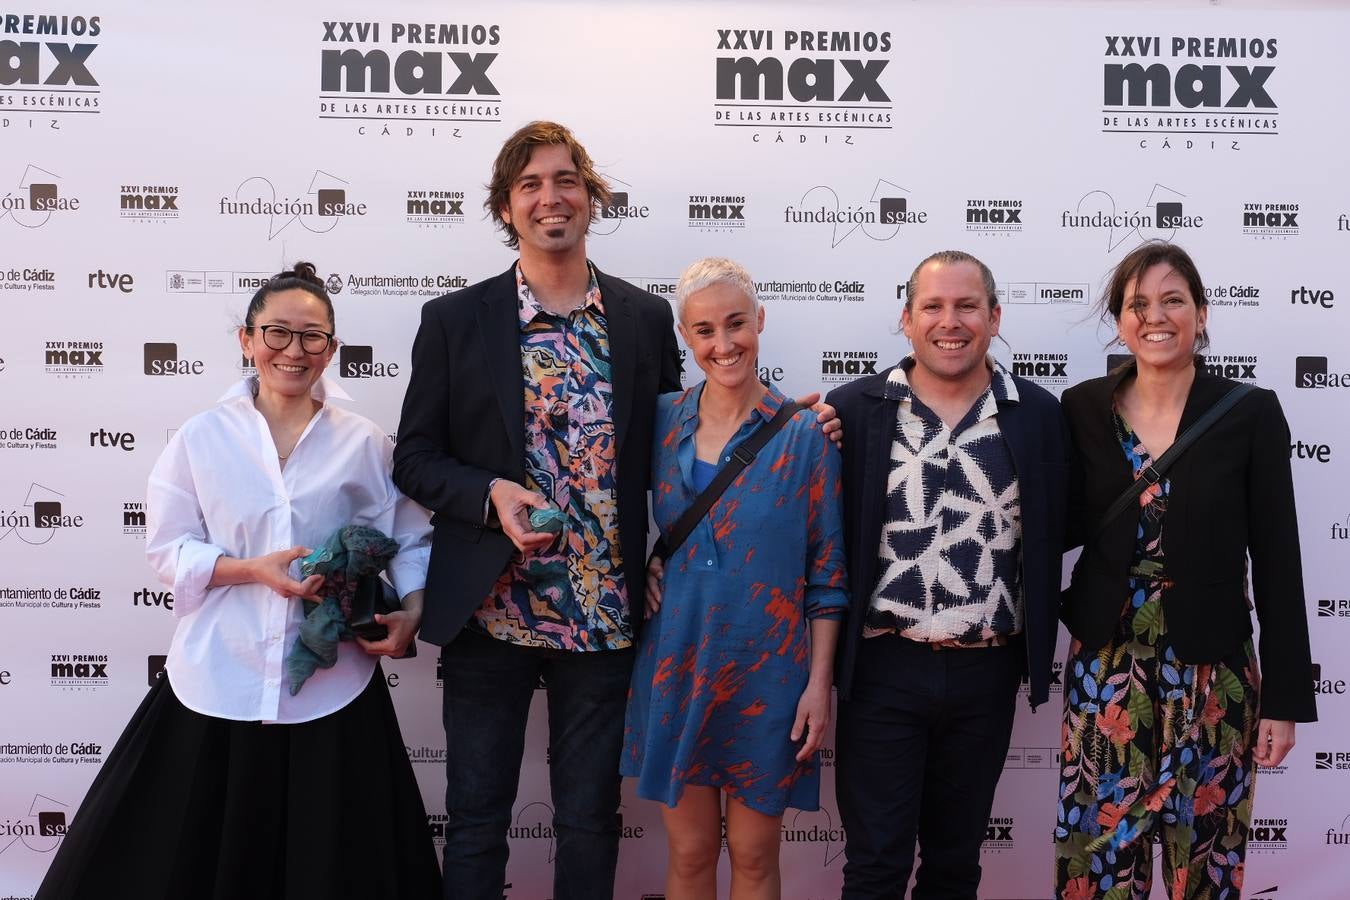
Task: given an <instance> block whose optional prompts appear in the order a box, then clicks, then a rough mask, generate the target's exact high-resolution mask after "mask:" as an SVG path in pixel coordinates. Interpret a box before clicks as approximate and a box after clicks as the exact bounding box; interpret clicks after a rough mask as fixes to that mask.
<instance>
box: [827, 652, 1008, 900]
mask: <svg viewBox="0 0 1350 900" xmlns="http://www.w3.org/2000/svg"><path fill="white" fill-rule="evenodd" d="M1024 668H1025V664H1024V648H1023V644H1022V642H1021V641H1020V640H1014V641H1013V642H1012V643H1011V644H1009V645H1008V646H1006V647H986V648H980V649H959V650H952V649H944V650H936V651H935V650H933V649H932V648H931V647H930V646H929V645H927V644H920V643H915V642H913V641H909V640H906V639H904V638H902V637H899V636H898V635H883V636H880V637H874V638H867V639H864V640H863V642H862V646H861V647H860V648H859V651H858V662H857V668H856V670H855V672H854V677H853V687H852V691H851V692H850V696H849V698H848V699H847V700H841V701H840V703H839V728H838V734H837V745H838V746H837V750H836V753H837V759H836V768H835V778H836V782H835V784H836V792H837V796H838V800H839V813H840V817H841V819H842V821H843V825H844V831H845V833H846V835H847V837H846V841H847V842H846V844H845V849H844V856H845V863H844V891H843V897H844V898H845V900H861V898H879V900H880V898H886V900H890V898H894V900H900V898H902V897H904V895H905V888H906V886H907V885H908V884H909V876H910V872H911V870H912V869H913V867H914V845H915V840H916V839H917V841H918V845H919V857H920V864H919V872H918V877H917V879H916V881H915V886H914V892H913V894H912V895H911V896H912V897H913V900H938V898H942V900H949V898H950V900H955V898H960V900H967V898H968V900H975V897H976V891H977V890H978V888H979V884H980V844H981V842H982V841H983V840H984V836H985V830H986V828H987V827H988V822H989V812H990V809H991V807H992V806H993V802H994V788H995V787H996V786H997V785H998V778H999V775H1000V774H1001V773H1002V771H1003V763H1004V760H1005V759H1006V757H1007V754H1008V741H1009V740H1010V739H1011V737H1012V723H1013V713H1014V708H1015V705H1016V697H1017V687H1018V683H1019V682H1020V680H1021V677H1022V672H1023V670H1024Z"/></svg>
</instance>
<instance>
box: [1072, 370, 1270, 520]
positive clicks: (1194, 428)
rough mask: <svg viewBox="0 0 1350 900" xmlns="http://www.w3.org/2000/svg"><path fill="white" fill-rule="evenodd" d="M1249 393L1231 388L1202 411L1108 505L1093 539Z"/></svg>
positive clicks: (1245, 388)
mask: <svg viewBox="0 0 1350 900" xmlns="http://www.w3.org/2000/svg"><path fill="white" fill-rule="evenodd" d="M1252 390H1253V387H1252V385H1250V384H1237V385H1234V386H1233V387H1232V389H1230V390H1229V391H1228V393H1226V394H1224V395H1223V396H1222V397H1221V398H1219V402H1218V403H1215V404H1214V405H1213V406H1211V407H1210V408H1209V409H1207V410H1205V414H1204V415H1203V416H1201V417H1200V418H1198V419H1196V420H1195V422H1193V423H1192V424H1191V427H1190V428H1187V429H1186V430H1185V431H1183V432H1182V433H1181V436H1180V437H1178V438H1177V439H1176V440H1175V441H1173V442H1172V446H1170V447H1168V448H1167V452H1166V453H1164V454H1163V455H1162V456H1161V457H1159V458H1158V461H1157V462H1155V463H1154V464H1153V465H1151V466H1148V467H1147V468H1145V469H1144V470H1143V471H1142V472H1140V473H1139V477H1138V478H1136V479H1135V480H1134V481H1133V482H1132V483H1131V484H1130V486H1129V487H1127V488H1126V489H1125V492H1124V493H1122V494H1121V495H1120V496H1119V497H1117V498H1116V502H1114V503H1112V504H1111V508H1110V509H1108V510H1107V511H1106V515H1104V516H1102V520H1101V523H1100V524H1099V525H1098V526H1097V533H1096V535H1094V537H1101V535H1102V532H1104V531H1106V527H1107V526H1108V525H1110V524H1111V523H1112V522H1114V521H1115V520H1116V517H1117V516H1119V515H1120V514H1121V513H1123V512H1124V511H1125V510H1126V509H1128V508H1129V506H1130V504H1131V503H1134V502H1135V501H1137V500H1138V499H1139V495H1140V494H1142V493H1143V492H1144V489H1145V488H1147V487H1150V486H1152V485H1155V484H1157V483H1158V482H1159V481H1162V479H1163V476H1164V475H1166V474H1167V470H1168V469H1170V468H1172V464H1173V463H1174V462H1176V461H1177V457H1179V456H1181V454H1182V453H1185V452H1186V448H1187V447H1189V446H1191V444H1194V443H1195V442H1196V440H1197V439H1198V438H1199V437H1200V435H1202V434H1204V433H1205V432H1206V431H1208V430H1209V428H1210V426H1211V425H1213V424H1214V423H1215V422H1217V421H1219V419H1221V418H1223V415H1224V413H1226V412H1228V411H1229V410H1230V409H1232V408H1233V406H1234V405H1236V404H1237V402H1238V401H1239V400H1241V399H1242V398H1243V397H1245V396H1247V395H1248V394H1249V393H1251V392H1252Z"/></svg>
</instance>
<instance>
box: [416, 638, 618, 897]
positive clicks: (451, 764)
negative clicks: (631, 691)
mask: <svg viewBox="0 0 1350 900" xmlns="http://www.w3.org/2000/svg"><path fill="white" fill-rule="evenodd" d="M633 655H634V654H633V650H632V649H631V648H630V649H626V650H601V651H596V652H589V653H587V652H569V651H563V650H547V649H542V648H537V647H522V646H519V645H517V644H511V643H508V642H506V641H499V640H496V639H495V638H491V637H486V636H484V635H481V634H478V633H475V632H472V631H469V630H468V629H465V630H464V631H462V632H460V634H459V636H458V637H456V638H455V640H454V641H452V642H451V643H450V644H447V645H446V646H445V648H444V649H443V650H442V651H441V665H442V675H443V679H444V696H443V698H442V710H443V716H444V721H445V739H446V757H445V758H446V763H445V768H446V787H445V811H446V820H447V821H446V825H445V874H444V878H445V893H444V896H445V898H446V900H461V898H463V900H501V897H502V890H503V885H504V882H505V878H506V859H507V854H508V847H507V829H508V828H509V827H510V824H511V821H512V805H513V804H514V803H515V800H516V789H517V787H518V786H519V783H520V762H521V757H522V755H523V753H524V750H525V723H526V720H527V718H528V716H529V711H530V700H531V698H532V697H533V696H534V691H535V689H536V687H537V686H539V681H540V678H541V677H542V678H543V681H544V684H545V688H544V689H545V690H546V691H547V692H548V727H549V760H550V764H549V782H550V787H551V789H552V795H553V832H554V839H555V841H556V845H555V851H554V854H555V855H554V868H553V898H554V900H593V898H600V897H609V896H611V895H612V894H613V893H614V867H615V865H616V864H617V863H618V857H619V752H620V749H621V747H622V745H623V721H624V706H625V704H626V702H627V695H628V681H629V676H630V675H631V674H632V671H633Z"/></svg>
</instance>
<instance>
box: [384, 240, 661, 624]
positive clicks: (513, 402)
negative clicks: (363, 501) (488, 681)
mask: <svg viewBox="0 0 1350 900" xmlns="http://www.w3.org/2000/svg"><path fill="white" fill-rule="evenodd" d="M596 275H597V279H598V282H599V286H600V295H601V297H602V298H603V300H604V305H605V318H606V321H607V323H608V327H609V348H610V358H611V365H612V371H611V376H610V380H611V383H612V384H613V385H614V396H613V413H614V432H615V456H616V459H617V463H618V476H617V494H618V497H617V499H618V507H619V541H620V544H621V547H622V549H623V551H624V552H623V572H624V577H625V578H626V579H627V582H628V590H629V606H630V608H631V609H632V610H634V611H635V612H634V615H633V616H632V621H633V624H634V626H635V627H637V626H640V624H641V622H642V615H641V612H640V611H641V609H642V597H643V591H644V590H645V585H646V578H645V569H644V566H645V561H646V553H647V487H648V480H649V475H650V471H651V458H652V452H651V447H652V415H653V413H654V412H655V409H656V397H657V394H659V393H664V392H667V391H675V390H679V388H680V357H679V350H678V348H677V346H676V344H675V335H674V332H673V330H672V324H673V317H672V315H671V311H670V304H669V303H667V302H666V301H665V300H662V299H660V298H659V297H656V296H654V295H652V294H649V293H647V292H645V291H641V290H638V289H637V288H636V287H634V286H633V285H631V284H628V283H627V282H625V281H620V280H619V279H617V278H611V277H610V276H608V275H605V274H603V273H599V272H597V273H596ZM497 477H501V478H509V479H510V480H512V481H515V482H517V483H521V484H523V483H524V482H525V392H524V385H523V383H522V381H521V365H520V318H519V312H518V302H517V293H516V274H515V267H514V266H512V267H511V268H510V269H508V270H507V271H506V272H504V273H502V274H501V275H498V276H497V277H495V278H489V279H488V280H486V281H480V282H479V283H477V284H474V285H471V286H469V287H467V288H465V289H463V290H461V291H456V292H455V293H453V294H447V295H445V296H444V297H437V298H436V299H435V300H430V301H428V302H427V303H426V304H424V305H423V307H422V324H421V325H420V326H419V328H418V329H417V338H416V340H414V342H413V349H412V373H411V375H410V377H409V379H408V391H407V393H406V394H405V395H404V397H403V414H402V417H401V418H400V420H399V427H398V443H397V444H396V445H395V447H394V483H395V484H397V485H398V487H399V489H400V490H402V491H403V492H404V493H405V494H407V495H408V496H409V497H411V498H412V499H414V500H416V501H417V502H418V503H420V504H422V505H423V506H425V507H426V508H427V509H429V510H431V511H432V517H431V523H432V526H433V529H434V531H433V536H432V545H431V564H430V567H429V569H428V571H427V588H426V601H425V604H424V607H425V608H424V611H423V613H422V629H421V632H420V634H419V637H421V639H422V640H424V641H429V642H431V643H433V644H440V645H442V646H443V645H445V644H448V643H449V642H450V641H452V640H454V638H455V636H456V635H457V634H459V631H460V629H461V628H463V627H464V623H465V622H467V621H468V619H469V616H470V615H472V614H473V611H474V610H475V609H477V608H478V607H479V606H480V605H482V603H483V601H484V600H485V599H486V598H487V595H488V592H489V591H490V590H491V588H492V584H493V582H495V581H496V580H497V578H498V577H499V576H500V575H501V574H502V572H503V571H505V569H506V565H507V562H508V561H509V560H510V558H511V554H512V553H513V552H514V551H515V548H514V546H513V545H512V544H511V541H510V539H509V538H507V537H506V535H505V534H504V533H502V531H501V529H500V528H491V527H487V526H485V525H484V522H483V510H484V502H485V501H486V499H487V491H488V484H489V483H490V482H491V481H492V479H493V478H497Z"/></svg>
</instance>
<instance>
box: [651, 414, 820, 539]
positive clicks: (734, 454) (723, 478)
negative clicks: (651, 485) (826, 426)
mask: <svg viewBox="0 0 1350 900" xmlns="http://www.w3.org/2000/svg"><path fill="white" fill-rule="evenodd" d="M801 409H802V407H801V406H799V405H798V404H797V402H796V401H795V400H788V401H787V402H785V403H784V404H783V405H782V406H781V407H779V409H778V414H777V415H775V416H774V417H773V418H772V419H770V420H769V421H767V422H765V423H764V424H763V425H761V426H759V428H757V429H756V430H755V432H754V434H752V435H750V437H748V438H746V439H745V440H744V441H743V442H742V443H741V444H740V446H738V447H737V448H736V449H735V450H733V451H731V459H730V460H728V461H727V463H726V464H725V465H723V466H722V468H720V469H718V470H717V475H716V476H714V477H713V480H712V482H711V483H710V484H709V485H708V486H707V487H706V488H704V489H703V492H702V493H701V494H699V495H698V496H697V497H695V498H694V502H693V503H691V504H690V505H689V508H688V509H686V510H685V511H684V513H683V514H682V515H681V516H680V518H679V519H678V520H677V521H676V522H675V524H674V525H672V526H671V529H670V534H667V535H664V536H662V537H661V538H660V539H659V540H657V542H656V547H655V548H654V549H653V550H652V556H655V557H658V558H660V559H663V560H664V559H670V555H671V554H672V553H674V552H675V551H676V550H678V549H680V547H681V546H682V545H683V544H684V542H685V541H686V540H687V539H688V537H689V535H690V534H691V533H692V532H693V530H694V528H695V527H696V526H697V525H698V523H699V521H700V520H701V519H702V518H703V517H704V516H706V515H707V514H708V510H710V509H712V506H713V504H714V503H716V502H717V498H718V497H720V496H722V492H723V491H725V490H726V489H727V488H728V487H729V486H730V485H731V483H732V482H733V481H735V480H736V476H738V475H740V474H741V472H743V471H744V470H745V467H746V466H748V465H750V464H751V463H752V462H754V461H755V456H756V455H757V454H758V453H759V451H761V450H763V449H764V445H765V444H767V443H768V442H769V440H770V439H771V438H772V437H773V436H774V435H775V434H777V433H778V432H779V431H781V430H782V429H783V426H784V425H786V424H787V423H788V419H791V418H792V417H793V416H795V415H796V414H797V413H799V412H801Z"/></svg>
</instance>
